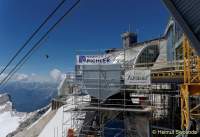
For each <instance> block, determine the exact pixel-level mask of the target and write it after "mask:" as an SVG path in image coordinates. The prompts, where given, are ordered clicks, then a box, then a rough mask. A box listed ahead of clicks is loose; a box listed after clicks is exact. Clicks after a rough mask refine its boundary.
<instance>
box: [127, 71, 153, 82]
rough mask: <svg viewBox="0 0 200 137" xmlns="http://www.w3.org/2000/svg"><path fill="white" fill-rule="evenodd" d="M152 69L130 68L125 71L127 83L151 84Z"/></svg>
mask: <svg viewBox="0 0 200 137" xmlns="http://www.w3.org/2000/svg"><path fill="white" fill-rule="evenodd" d="M150 84H151V74H150V70H138V69H133V70H128V71H126V72H125V85H150Z"/></svg>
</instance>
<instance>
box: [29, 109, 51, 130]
mask: <svg viewBox="0 0 200 137" xmlns="http://www.w3.org/2000/svg"><path fill="white" fill-rule="evenodd" d="M49 112H51V108H49V109H48V111H47V112H45V113H44V114H43V115H42V116H41V117H40V118H39V119H38V120H36V121H35V122H34V123H33V124H31V125H30V126H29V127H28V128H27V129H30V128H32V127H33V126H34V125H36V124H37V123H38V122H39V121H40V120H41V119H43V118H44V117H45V116H46V115H48V114H49Z"/></svg>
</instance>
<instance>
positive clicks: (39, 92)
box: [3, 81, 57, 112]
mask: <svg viewBox="0 0 200 137" xmlns="http://www.w3.org/2000/svg"><path fill="white" fill-rule="evenodd" d="M3 92H6V93H8V94H9V95H10V96H11V99H12V102H13V105H14V108H15V109H16V110H17V111H19V112H32V111H35V110H37V109H40V108H42V107H44V106H46V105H48V104H49V103H50V101H51V99H52V98H53V97H55V96H56V94H57V83H51V82H22V81H18V82H10V83H9V84H7V86H6V87H5V88H4V89H3Z"/></svg>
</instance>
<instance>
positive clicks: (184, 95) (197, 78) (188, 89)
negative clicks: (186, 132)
mask: <svg viewBox="0 0 200 137" xmlns="http://www.w3.org/2000/svg"><path fill="white" fill-rule="evenodd" d="M183 52H184V83H183V84H182V85H181V86H180V89H181V90H180V95H181V118H182V125H181V127H182V129H188V128H189V125H190V120H192V119H194V120H195V119H199V118H200V104H196V103H195V102H192V100H190V99H191V97H194V96H200V57H199V56H197V55H196V54H195V50H194V49H193V48H191V46H190V42H189V40H188V39H187V37H186V36H184V40H183Z"/></svg>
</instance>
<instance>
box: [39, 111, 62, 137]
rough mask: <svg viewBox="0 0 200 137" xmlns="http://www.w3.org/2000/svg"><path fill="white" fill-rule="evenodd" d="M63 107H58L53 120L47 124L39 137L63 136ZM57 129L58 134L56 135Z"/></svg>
mask: <svg viewBox="0 0 200 137" xmlns="http://www.w3.org/2000/svg"><path fill="white" fill-rule="evenodd" d="M62 109H63V107H61V108H60V109H58V111H57V112H56V115H55V116H54V117H53V119H51V121H50V122H49V123H48V124H47V125H46V126H45V128H44V129H43V131H42V132H41V133H40V135H39V136H38V137H62ZM55 130H56V136H55Z"/></svg>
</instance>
